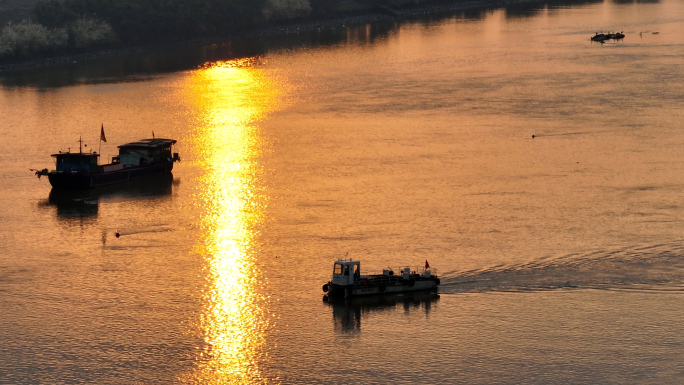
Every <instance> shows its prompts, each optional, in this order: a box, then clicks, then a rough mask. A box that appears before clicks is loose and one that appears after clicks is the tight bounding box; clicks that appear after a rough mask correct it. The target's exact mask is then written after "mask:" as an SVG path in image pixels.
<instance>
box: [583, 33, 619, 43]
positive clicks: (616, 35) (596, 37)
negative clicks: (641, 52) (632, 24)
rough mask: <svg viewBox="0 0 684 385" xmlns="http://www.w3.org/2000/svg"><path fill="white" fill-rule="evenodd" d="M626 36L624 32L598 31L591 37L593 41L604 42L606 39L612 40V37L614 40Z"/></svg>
mask: <svg viewBox="0 0 684 385" xmlns="http://www.w3.org/2000/svg"><path fill="white" fill-rule="evenodd" d="M624 37H625V35H624V34H623V33H622V32H616V33H598V32H596V34H595V35H594V36H592V37H591V41H598V42H604V41H606V40H610V39H614V40H617V39H623V38H624Z"/></svg>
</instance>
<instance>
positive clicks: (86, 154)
mask: <svg viewBox="0 0 684 385" xmlns="http://www.w3.org/2000/svg"><path fill="white" fill-rule="evenodd" d="M51 156H54V157H55V158H59V157H67V156H68V157H70V158H75V157H81V158H93V157H94V158H97V157H98V156H100V154H98V153H96V152H60V153H59V154H52V155H51Z"/></svg>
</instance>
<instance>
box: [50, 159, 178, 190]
mask: <svg viewBox="0 0 684 385" xmlns="http://www.w3.org/2000/svg"><path fill="white" fill-rule="evenodd" d="M171 170H173V160H170V161H168V162H161V163H157V164H154V165H149V166H143V167H129V168H124V169H122V170H116V171H109V172H101V173H97V174H89V173H83V172H60V171H51V172H50V173H48V180H49V181H50V184H51V185H52V187H53V188H54V189H58V190H86V189H91V188H95V187H101V186H107V185H111V184H114V183H119V182H125V181H128V180H133V179H138V178H142V177H146V176H149V175H155V174H161V173H168V172H171Z"/></svg>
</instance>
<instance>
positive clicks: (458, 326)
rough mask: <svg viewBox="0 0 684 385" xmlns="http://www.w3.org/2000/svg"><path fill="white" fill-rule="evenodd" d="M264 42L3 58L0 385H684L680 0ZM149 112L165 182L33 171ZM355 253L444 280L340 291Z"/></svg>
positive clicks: (467, 17) (134, 132) (113, 140)
mask: <svg viewBox="0 0 684 385" xmlns="http://www.w3.org/2000/svg"><path fill="white" fill-rule="evenodd" d="M601 30H602V31H604V32H606V31H624V33H625V35H626V37H625V39H623V40H620V41H610V42H607V43H605V44H599V43H592V42H590V41H589V37H590V36H591V35H593V34H594V33H595V32H599V31H601ZM253 43H254V42H253ZM257 43H258V44H257ZM257 43H254V44H251V45H245V46H243V47H240V46H239V44H237V43H226V44H223V45H216V46H213V47H205V48H203V49H201V50H198V49H193V48H184V49H179V50H178V51H174V52H157V53H151V54H148V55H137V56H130V57H124V58H107V59H102V60H97V61H93V62H89V63H76V64H73V65H70V66H63V67H58V68H51V69H42V70H34V71H25V72H20V73H13V74H4V75H2V78H1V79H0V83H1V84H2V88H1V89H0V116H1V117H2V124H0V142H1V143H2V147H3V151H2V152H0V165H1V166H2V167H1V168H0V197H1V198H2V199H0V222H1V223H2V224H1V225H0V341H1V342H2V343H0V383H2V384H34V383H46V384H48V383H49V384H76V383H97V384H168V383H191V384H224V383H283V384H290V383H307V384H308V383H320V384H331V383H339V384H346V383H378V384H380V383H383V384H384V383H405V384H415V383H424V384H433V383H462V384H495V383H506V384H521V383H525V384H550V383H558V384H567V383H573V384H597V383H614V384H624V383H639V384H651V383H652V384H678V383H681V382H682V381H684V364H683V363H684V353H683V352H684V326H683V325H682V323H681V320H682V318H683V317H684V310H683V305H684V296H683V295H682V294H683V293H684V204H683V203H682V201H683V198H684V192H683V191H684V190H683V187H684V150H683V149H684V132H682V122H684V2H683V1H681V0H664V1H661V2H602V3H575V4H559V3H553V4H551V3H550V5H548V6H544V5H543V4H541V5H535V6H527V7H515V8H509V9H495V10H488V11H482V12H470V13H458V14H452V15H439V16H426V17H425V18H424V19H416V20H409V21H405V22H402V23H398V22H396V23H385V24H378V25H361V26H344V27H342V26H339V27H338V28H335V29H332V28H330V29H325V30H321V31H312V32H310V33H301V34H290V35H284V36H281V37H277V38H273V39H266V38H262V39H261V40H260V42H257ZM101 124H104V129H105V132H106V136H107V139H108V142H106V143H101V149H100V145H99V144H98V142H97V141H98V138H99V129H100V125H101ZM152 131H154V134H155V135H156V137H168V138H174V139H177V140H178V145H177V148H176V149H177V150H178V152H180V155H181V158H182V162H181V163H178V164H177V165H176V167H175V168H174V171H173V176H172V177H170V178H155V179H154V180H152V181H150V182H152V183H131V184H129V185H125V186H119V187H115V188H108V189H102V190H95V191H92V192H88V193H82V194H76V195H71V196H64V195H63V194H57V193H56V192H51V189H50V186H49V183H48V181H47V180H46V179H42V180H37V179H36V178H35V176H33V174H32V172H31V171H29V169H30V168H43V167H51V166H50V165H51V162H52V161H51V157H50V154H52V153H55V152H57V151H59V150H67V149H68V148H71V149H72V150H75V149H76V147H77V146H78V143H77V141H78V139H79V136H80V137H82V138H83V139H84V141H85V142H86V143H87V144H88V147H87V149H88V151H91V150H95V151H99V152H101V153H102V154H103V157H106V158H109V157H111V156H112V155H114V154H116V152H117V149H116V146H117V145H119V144H122V143H125V142H128V141H133V140H137V139H140V138H143V137H150V136H152ZM533 135H534V138H533V137H532V136H533ZM117 231H118V232H119V233H120V234H121V237H119V238H117V237H115V236H114V234H115V233H116V232H117ZM345 256H348V257H351V258H356V259H360V260H361V261H362V269H363V270H364V271H366V272H374V271H379V270H381V269H382V268H385V267H387V266H391V267H395V268H396V267H399V266H402V265H412V266H419V265H422V264H423V263H424V261H425V260H428V261H429V263H430V265H431V266H432V267H434V268H436V269H437V271H438V273H439V274H440V276H441V277H442V285H441V287H440V293H439V295H438V296H429V295H428V296H398V297H388V298H381V299H375V300H373V299H371V300H365V301H354V302H350V303H327V302H323V301H322V295H323V293H322V291H321V286H322V284H323V283H325V282H326V281H327V280H328V279H329V277H330V274H331V268H332V262H333V261H334V260H335V259H336V258H342V257H345Z"/></svg>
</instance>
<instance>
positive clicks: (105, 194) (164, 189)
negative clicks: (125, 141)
mask: <svg viewBox="0 0 684 385" xmlns="http://www.w3.org/2000/svg"><path fill="white" fill-rule="evenodd" d="M174 183H178V181H175V182H174V180H173V174H171V173H163V174H157V175H151V176H148V177H146V178H144V179H136V180H131V181H127V182H121V183H118V184H114V185H109V186H104V187H97V188H93V189H89V190H60V189H54V188H53V189H52V190H50V195H49V196H48V199H47V200H45V201H42V202H41V203H40V204H41V205H45V206H54V207H56V208H57V217H58V218H62V219H71V218H88V217H96V216H97V214H98V212H99V207H100V200H101V199H118V198H120V199H125V200H135V199H143V198H149V197H163V196H169V195H171V192H172V190H173V185H174Z"/></svg>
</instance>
